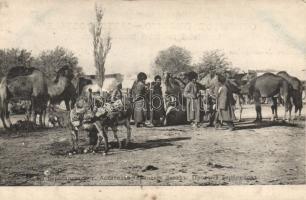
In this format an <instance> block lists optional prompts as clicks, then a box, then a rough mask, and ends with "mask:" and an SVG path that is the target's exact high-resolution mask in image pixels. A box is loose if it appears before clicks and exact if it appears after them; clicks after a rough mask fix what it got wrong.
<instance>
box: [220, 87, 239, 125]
mask: <svg viewBox="0 0 306 200" xmlns="http://www.w3.org/2000/svg"><path fill="white" fill-rule="evenodd" d="M233 104H234V97H233V93H232V92H231V91H230V90H229V89H228V88H227V86H225V85H222V86H220V88H219V90H218V94H217V112H218V120H219V121H224V122H232V121H233V120H234V116H235V115H234V110H233Z"/></svg>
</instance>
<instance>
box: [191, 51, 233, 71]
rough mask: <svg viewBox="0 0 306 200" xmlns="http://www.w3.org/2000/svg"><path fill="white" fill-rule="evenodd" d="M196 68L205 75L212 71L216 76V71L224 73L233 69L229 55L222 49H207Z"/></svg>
mask: <svg viewBox="0 0 306 200" xmlns="http://www.w3.org/2000/svg"><path fill="white" fill-rule="evenodd" d="M195 67H196V69H197V71H198V73H199V74H202V76H205V75H206V74H208V73H210V74H211V75H213V76H214V74H216V73H221V74H224V73H225V72H226V71H230V70H231V63H230V62H229V61H228V59H227V57H226V56H225V54H224V53H223V52H221V51H220V50H213V51H205V52H204V53H203V56H202V58H201V60H200V62H199V63H198V64H196V66H195Z"/></svg>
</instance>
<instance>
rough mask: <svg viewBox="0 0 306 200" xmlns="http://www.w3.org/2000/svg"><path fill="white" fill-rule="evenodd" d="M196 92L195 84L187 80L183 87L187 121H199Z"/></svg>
mask: <svg viewBox="0 0 306 200" xmlns="http://www.w3.org/2000/svg"><path fill="white" fill-rule="evenodd" d="M198 94H199V89H198V87H197V84H196V83H193V82H189V83H188V84H187V85H186V87H185V89H184V96H185V97H186V99H187V102H186V111H187V121H189V122H192V121H194V122H200V98H199V96H198Z"/></svg>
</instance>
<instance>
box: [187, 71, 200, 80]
mask: <svg viewBox="0 0 306 200" xmlns="http://www.w3.org/2000/svg"><path fill="white" fill-rule="evenodd" d="M187 76H188V79H189V80H190V81H192V80H193V79H197V78H198V74H197V73H196V72H194V71H191V72H189V73H188V74H187Z"/></svg>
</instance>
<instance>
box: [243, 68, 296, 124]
mask: <svg viewBox="0 0 306 200" xmlns="http://www.w3.org/2000/svg"><path fill="white" fill-rule="evenodd" d="M243 87H244V88H243V90H245V89H246V88H247V90H248V91H249V94H250V95H251V96H252V97H253V98H254V101H255V110H256V120H255V122H259V121H262V114H261V97H266V98H272V100H273V105H272V106H271V108H272V112H273V108H274V109H275V112H274V113H273V117H272V120H274V119H275V118H277V101H276V98H275V97H276V96H277V95H280V96H281V97H282V99H283V100H284V105H285V113H284V120H286V116H287V112H288V111H289V118H288V120H289V121H290V120H291V109H292V104H291V101H290V97H291V96H292V93H291V91H292V86H291V84H290V83H289V82H288V81H286V80H285V79H284V78H283V77H280V76H277V75H275V74H272V73H265V74H263V75H261V76H258V77H256V78H254V79H252V80H251V81H250V82H249V83H247V84H246V85H244V86H243Z"/></svg>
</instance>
